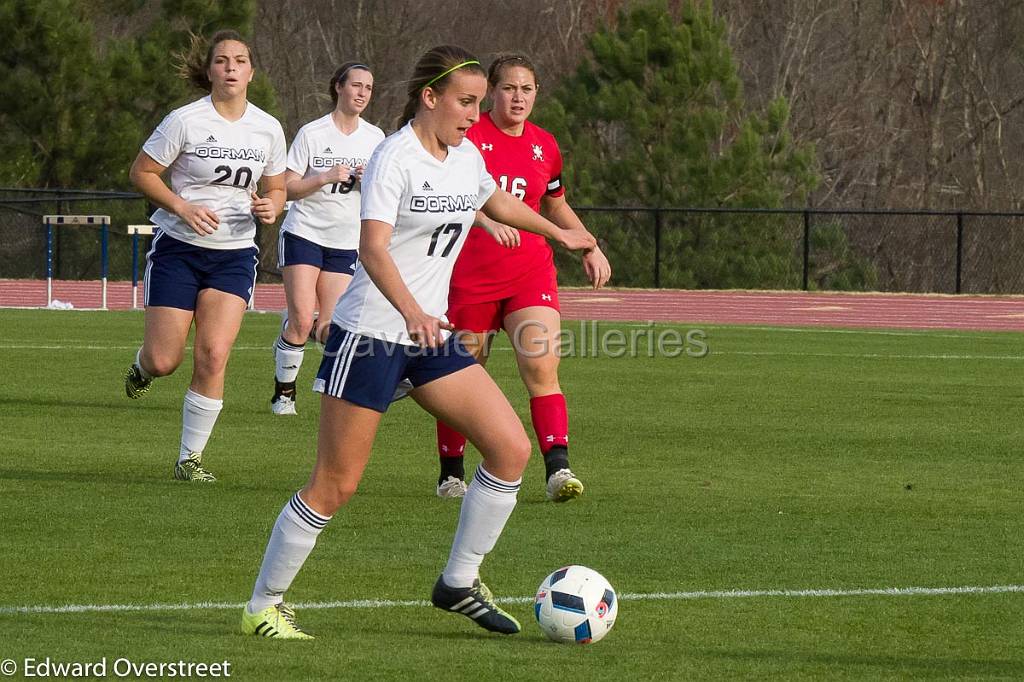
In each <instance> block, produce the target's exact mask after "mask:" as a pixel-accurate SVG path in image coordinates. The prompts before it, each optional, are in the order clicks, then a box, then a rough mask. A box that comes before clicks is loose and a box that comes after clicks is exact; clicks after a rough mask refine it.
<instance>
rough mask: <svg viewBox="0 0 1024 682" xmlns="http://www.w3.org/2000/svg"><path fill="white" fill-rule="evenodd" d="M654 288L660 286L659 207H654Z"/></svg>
mask: <svg viewBox="0 0 1024 682" xmlns="http://www.w3.org/2000/svg"><path fill="white" fill-rule="evenodd" d="M654 288H655V289H660V288H661V209H660V208H656V209H654Z"/></svg>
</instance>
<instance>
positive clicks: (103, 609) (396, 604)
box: [0, 585, 1024, 615]
mask: <svg viewBox="0 0 1024 682" xmlns="http://www.w3.org/2000/svg"><path fill="white" fill-rule="evenodd" d="M1010 593H1024V585H990V586H960V587H878V588H861V589H848V590H841V589H806V590H700V591H695V592H635V593H633V592H626V593H623V594H620V595H619V599H620V600H622V601H687V600H690V601H692V600H698V599H757V598H789V599H793V598H806V597H938V596H947V595H973V594H1010ZM533 600H534V598H533V597H509V598H505V599H502V598H500V597H499V598H497V599H496V601H498V602H501V603H503V604H529V603H532V602H533ZM243 606H245V604H244V603H243V602H195V603H180V604H63V605H38V606H0V615H7V614H65V613H111V612H117V613H124V612H149V611H204V610H211V611H213V610H221V611H223V610H232V609H240V608H242V607H243ZM293 606H294V607H295V608H297V609H314V610H315V609H388V608H405V607H425V606H430V602H429V601H426V600H421V599H410V600H394V599H352V600H347V601H321V602H307V603H297V604H293Z"/></svg>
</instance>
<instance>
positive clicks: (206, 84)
mask: <svg viewBox="0 0 1024 682" xmlns="http://www.w3.org/2000/svg"><path fill="white" fill-rule="evenodd" d="M226 40H234V41H237V42H239V43H242V44H243V45H245V49H246V51H247V52H248V53H249V62H250V63H252V60H253V55H252V47H251V46H250V45H249V43H248V42H246V40H245V39H244V38H243V37H242V36H241V34H240V33H238V31H232V30H223V31H217V32H216V33H214V34H213V36H211V37H210V39H209V40H207V39H206V38H203V37H202V36H197V35H196V34H194V33H193V34H191V35H190V39H189V46H188V48H187V49H186V50H185V51H184V52H180V53H178V55H177V57H178V75H179V76H181V77H182V78H184V79H185V80H187V81H188V82H189V83H191V84H192V85H194V86H195V87H197V88H199V89H200V90H205V91H206V92H210V91H211V90H212V89H213V84H212V83H210V77H209V76H208V75H207V72H208V71H209V70H210V66H211V65H212V64H213V51H214V50H215V49H216V48H217V46H218V45H220V44H221V43H223V42H224V41H226Z"/></svg>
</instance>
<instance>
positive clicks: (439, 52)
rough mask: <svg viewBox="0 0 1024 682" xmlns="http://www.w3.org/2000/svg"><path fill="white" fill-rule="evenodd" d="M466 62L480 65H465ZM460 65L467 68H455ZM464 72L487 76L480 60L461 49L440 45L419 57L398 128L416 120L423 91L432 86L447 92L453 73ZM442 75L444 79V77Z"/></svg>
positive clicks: (410, 80) (409, 83) (409, 84)
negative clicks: (446, 88)
mask: <svg viewBox="0 0 1024 682" xmlns="http://www.w3.org/2000/svg"><path fill="white" fill-rule="evenodd" d="M465 62H477V63H475V64H465ZM459 64H465V65H464V66H462V67H460V68H458V69H456V68H455V67H457V66H459ZM449 69H453V71H449ZM463 69H465V70H467V71H472V72H474V73H479V74H480V75H481V76H486V75H487V74H486V73H485V72H484V67H482V66H480V64H479V62H478V61H477V58H476V57H474V56H473V54H472V53H470V52H469V51H468V50H466V49H464V48H461V47H459V46H458V45H438V46H437V47H434V48H431V49H430V50H427V52H426V53H425V54H424V55H423V56H422V57H420V59H419V61H418V62H416V66H415V68H414V69H413V71H412V78H410V79H409V82H408V87H407V88H406V94H407V95H408V96H409V99H408V100H406V102H405V109H404V110H403V111H402V117H401V118H400V119H399V124H398V125H399V127H401V126H403V125H405V124H406V123H408V122H409V121H411V120H412V119H413V118H415V116H416V110H417V109H419V106H420V93H422V92H423V90H424V88H426V87H427V86H428V85H429V86H430V87H431V88H432V89H434V90H436V91H438V92H444V89H445V87H446V86H447V84H448V79H449V78H450V77H451V75H452V73H454V72H455V71H462V70H463ZM446 72H447V73H446ZM441 74H444V75H443V76H441ZM439 76H440V78H439Z"/></svg>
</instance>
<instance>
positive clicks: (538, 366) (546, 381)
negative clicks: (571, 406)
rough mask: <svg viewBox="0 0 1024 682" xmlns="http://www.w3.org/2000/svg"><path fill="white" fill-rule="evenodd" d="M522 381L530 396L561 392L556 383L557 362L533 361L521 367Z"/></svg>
mask: <svg viewBox="0 0 1024 682" xmlns="http://www.w3.org/2000/svg"><path fill="white" fill-rule="evenodd" d="M521 376H522V378H523V383H524V384H525V385H526V390H527V391H528V392H529V393H530V397H531V398H535V397H537V396H539V395H548V394H551V393H561V392H562V390H561V387H560V386H559V384H558V362H557V361H556V362H543V363H542V362H535V363H529V364H528V365H526V366H524V367H523V371H522V372H521Z"/></svg>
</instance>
